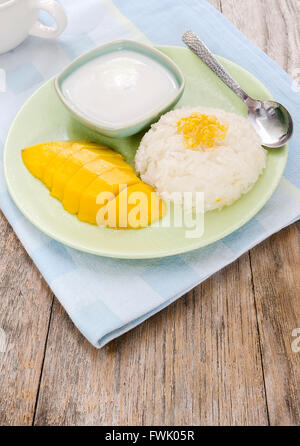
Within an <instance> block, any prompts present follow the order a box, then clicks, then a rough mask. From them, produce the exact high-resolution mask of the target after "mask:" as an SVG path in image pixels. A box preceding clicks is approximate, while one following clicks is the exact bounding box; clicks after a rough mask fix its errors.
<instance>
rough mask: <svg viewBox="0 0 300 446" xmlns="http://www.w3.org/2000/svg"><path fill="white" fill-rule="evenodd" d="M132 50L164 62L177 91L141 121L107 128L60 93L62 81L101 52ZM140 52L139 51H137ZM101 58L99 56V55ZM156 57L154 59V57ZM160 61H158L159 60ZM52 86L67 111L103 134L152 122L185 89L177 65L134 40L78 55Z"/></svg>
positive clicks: (115, 41) (114, 41)
mask: <svg viewBox="0 0 300 446" xmlns="http://www.w3.org/2000/svg"><path fill="white" fill-rule="evenodd" d="M124 47H125V48H126V49H128V47H129V49H132V50H136V51H137V52H140V53H142V54H144V55H147V54H148V55H149V57H151V54H152V56H154V57H152V59H154V60H156V61H157V62H158V63H160V61H162V62H164V65H165V67H166V68H167V69H168V70H169V71H170V72H171V73H173V75H175V79H176V81H177V83H178V89H177V90H176V94H174V97H173V98H171V100H170V101H168V102H167V103H165V104H163V105H162V106H161V107H159V108H156V109H155V110H152V111H151V113H148V114H145V115H143V117H142V118H141V119H136V120H135V121H132V122H131V123H130V124H127V125H124V126H111V127H110V126H107V125H106V124H104V123H103V124H102V123H101V121H97V120H93V119H91V118H89V117H88V116H87V115H86V114H85V113H83V112H82V113H81V112H80V110H78V109H76V108H75V106H73V104H72V102H71V101H69V100H68V99H67V98H66V96H65V95H64V93H63V91H62V88H61V86H62V83H63V81H64V79H65V78H66V77H67V76H68V75H69V74H71V73H73V72H74V71H75V70H76V69H77V68H79V67H81V66H82V65H84V63H88V62H89V61H91V60H93V59H94V58H96V57H97V56H98V53H99V52H100V53H101V51H103V50H104V51H106V52H105V53H104V54H107V53H109V52H110V51H109V49H110V48H111V50H112V51H111V52H115V51H118V50H121V49H124ZM139 50H140V51H139ZM99 56H100V57H101V54H99ZM155 56H156V57H155ZM159 59H160V60H159ZM54 86H55V90H56V93H57V94H58V96H59V98H60V100H61V101H62V103H63V104H64V105H65V106H66V107H67V108H68V110H69V111H70V112H71V113H72V114H73V115H75V116H76V117H77V118H78V119H80V120H81V121H83V122H84V123H85V124H87V125H92V126H93V127H94V128H95V129H98V130H99V131H100V130H103V131H105V132H122V131H127V130H130V129H132V128H134V127H136V126H138V125H142V124H143V123H145V122H149V121H152V120H153V119H154V118H156V117H157V116H158V115H159V114H160V113H163V112H164V111H165V110H167V109H168V108H170V107H172V106H173V105H174V103H176V102H177V101H178V100H179V99H180V97H181V96H182V94H183V91H184V88H185V78H184V75H183V73H182V71H181V69H180V68H179V67H178V65H177V64H176V63H175V62H174V61H173V60H172V59H171V58H170V57H168V56H167V55H165V54H164V53H163V52H162V51H160V50H159V49H157V48H156V47H154V46H150V45H146V44H144V43H141V42H138V41H135V40H129V39H120V40H113V41H111V42H108V43H105V44H103V45H98V46H96V47H95V48H93V49H91V50H89V51H87V52H85V53H84V54H82V55H80V56H79V57H77V58H76V59H74V60H73V61H72V62H71V63H70V64H69V65H68V66H67V67H65V68H64V69H63V70H62V71H61V72H60V73H59V74H58V75H57V76H55V79H54Z"/></svg>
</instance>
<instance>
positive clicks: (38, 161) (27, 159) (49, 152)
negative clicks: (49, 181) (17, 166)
mask: <svg viewBox="0 0 300 446" xmlns="http://www.w3.org/2000/svg"><path fill="white" fill-rule="evenodd" d="M71 146H72V141H59V142H48V143H42V144H36V145H34V146H30V147H27V148H26V149H23V150H22V159H23V163H24V164H25V166H26V167H27V169H28V170H29V172H30V173H31V174H32V175H33V176H34V177H36V178H38V179H41V178H42V177H43V175H44V171H45V169H46V167H47V166H48V164H49V163H51V161H52V160H54V159H55V158H56V156H57V155H58V154H59V153H60V152H61V150H62V149H64V148H67V147H71Z"/></svg>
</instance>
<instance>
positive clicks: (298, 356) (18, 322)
mask: <svg viewBox="0 0 300 446" xmlns="http://www.w3.org/2000/svg"><path fill="white" fill-rule="evenodd" d="M210 1H211V3H212V4H213V5H214V6H215V7H217V8H218V9H219V10H221V11H222V12H223V14H224V15H225V16H227V17H228V18H229V19H230V20H231V21H232V22H233V23H234V24H235V25H236V26H237V27H238V28H239V29H240V30H241V31H242V32H243V33H244V34H246V36H248V37H249V38H250V39H251V40H253V41H254V42H255V43H256V44H257V45H259V46H260V47H261V48H262V49H263V50H264V51H265V52H267V53H268V54H269V55H270V56H271V57H272V58H273V59H275V60H276V61H277V62H278V63H279V65H281V66H282V67H283V68H284V69H285V70H287V71H288V72H289V73H290V74H293V70H295V69H296V68H298V69H300V52H299V48H300V4H299V3H297V1H296V0H210ZM294 73H295V71H294ZM0 231H1V239H0V246H1V251H0V252H1V260H0V284H1V285H0V286H1V300H0V305H1V312H0V327H1V328H2V329H3V330H4V331H5V332H6V335H7V342H8V347H7V349H6V352H5V353H0V371H1V380H0V424H1V425H32V424H34V425H99V424H100V425H101V424H106V425H173V424H175V425H199V424H200V425H219V424H221V425H253V424H255V425H269V424H271V425H283V424H287V425H299V424H300V394H299V393H300V390H299V389H300V381H299V374H300V352H299V353H296V352H293V350H292V347H291V343H292V341H293V340H294V339H295V338H293V336H292V332H293V330H294V329H295V328H297V327H300V305H299V296H300V224H299V223H298V224H294V225H292V226H290V227H289V228H287V229H284V230H283V231H281V232H280V233H278V234H276V235H274V236H273V237H271V238H270V239H269V240H266V241H265V242H264V243H262V244H261V245H259V246H257V247H256V248H254V249H252V250H251V251H250V252H248V253H246V254H245V255H244V256H243V257H241V258H240V259H239V260H237V261H236V262H235V263H233V264H232V265H230V266H229V267H227V268H225V269H224V270H223V271H221V272H219V273H217V274H215V275H214V276H213V277H212V278H210V279H208V280H207V281H206V282H204V283H203V284H202V285H200V286H198V287H197V288H195V289H194V290H193V291H191V292H190V293H188V294H187V295H186V296H184V297H183V298H181V299H179V300H178V301H177V302H176V303H174V304H173V305H171V306H170V307H169V308H167V309H165V310H164V311H162V312H160V313H159V314H157V315H156V316H154V317H152V318H151V319H150V320H148V321H147V322H145V323H143V324H142V325H141V326H139V327H137V328H136V329H134V330H132V331H131V332H130V333H127V334H125V335H123V336H122V337H120V338H119V339H117V340H115V341H113V342H111V343H110V344H109V345H108V346H106V347H105V348H103V349H102V350H100V351H99V350H96V349H95V348H93V347H91V345H90V344H89V343H88V342H87V341H86V340H85V339H84V338H83V336H82V335H81V334H80V333H79V332H78V330H77V329H76V328H75V327H74V326H73V324H72V322H71V321H70V319H69V318H68V316H67V315H66V313H65V311H64V310H63V308H62V307H61V305H60V304H59V303H58V301H57V300H56V298H55V297H54V296H53V295H52V293H51V291H50V290H49V288H48V286H47V285H46V283H45V282H44V280H43V279H42V277H41V276H40V274H39V271H38V270H37V269H36V267H35V266H34V265H33V263H32V261H31V259H30V258H29V257H28V255H27V254H26V252H25V251H24V249H23V247H22V246H21V244H20V242H19V241H18V239H17V237H16V236H15V235H14V233H13V231H12V230H11V228H10V226H9V225H8V223H7V221H6V220H5V218H4V217H3V216H2V217H1V222H0Z"/></svg>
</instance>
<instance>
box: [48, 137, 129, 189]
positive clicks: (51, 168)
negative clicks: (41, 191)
mask: <svg viewBox="0 0 300 446" xmlns="http://www.w3.org/2000/svg"><path fill="white" fill-rule="evenodd" d="M83 148H85V149H86V148H91V151H92V152H95V153H97V154H98V155H99V156H101V158H105V159H106V158H109V159H111V158H115V159H118V160H123V157H122V155H120V154H119V153H117V152H114V151H113V150H111V149H108V148H107V147H104V146H100V145H96V144H92V143H89V144H86V143H84V142H77V141H76V142H73V143H72V144H71V145H70V146H69V147H65V148H63V149H62V150H61V152H60V153H59V154H58V155H57V156H56V157H55V158H54V159H53V160H52V161H51V162H50V163H49V164H48V165H47V166H46V168H45V170H44V174H43V177H42V178H41V180H42V181H43V183H44V184H45V185H46V186H47V187H48V189H51V188H52V182H53V176H54V173H55V172H57V171H59V169H60V168H61V167H62V165H63V163H64V162H65V161H66V160H67V159H68V158H70V157H71V156H72V155H73V154H74V153H76V152H78V151H79V150H81V149H83ZM124 162H125V161H124Z"/></svg>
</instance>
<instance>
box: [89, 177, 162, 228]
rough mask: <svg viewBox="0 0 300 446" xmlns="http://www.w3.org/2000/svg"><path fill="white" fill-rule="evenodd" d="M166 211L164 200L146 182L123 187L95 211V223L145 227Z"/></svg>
mask: <svg viewBox="0 0 300 446" xmlns="http://www.w3.org/2000/svg"><path fill="white" fill-rule="evenodd" d="M165 213H166V206H165V204H164V202H163V201H162V200H161V199H160V198H159V196H158V195H157V194H156V192H155V190H154V189H153V188H152V187H151V186H149V185H148V184H145V183H142V182H139V183H137V184H135V185H133V186H130V187H127V188H126V189H123V190H122V191H121V192H120V193H119V195H117V196H116V197H115V198H114V199H112V200H110V201H108V203H107V204H106V205H105V206H103V207H102V208H101V209H100V210H99V211H98V213H97V224H98V225H99V226H106V227H108V228H114V229H139V228H145V227H147V226H149V225H151V223H153V222H154V221H156V220H158V219H160V218H162V217H163V216H164V215H165Z"/></svg>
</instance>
